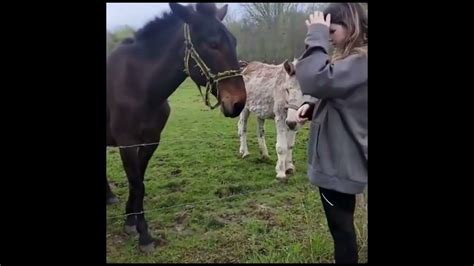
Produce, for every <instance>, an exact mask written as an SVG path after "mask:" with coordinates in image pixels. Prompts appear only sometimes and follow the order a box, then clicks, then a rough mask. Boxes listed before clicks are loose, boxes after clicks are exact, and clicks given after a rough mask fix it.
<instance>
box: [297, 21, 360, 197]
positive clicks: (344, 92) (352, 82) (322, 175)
mask: <svg viewBox="0 0 474 266" xmlns="http://www.w3.org/2000/svg"><path fill="white" fill-rule="evenodd" d="M305 43H306V45H307V49H306V50H305V52H304V53H303V55H302V56H301V58H300V59H299V61H298V64H297V65H296V77H297V79H298V81H299V83H300V86H301V90H302V92H303V94H307V95H309V96H312V97H315V98H318V99H320V102H319V103H318V105H317V107H316V108H315V109H314V111H313V116H312V121H311V131H310V140H309V144H308V177H309V179H310V181H311V183H312V184H314V185H317V186H320V187H323V188H327V189H332V190H335V191H338V192H342V193H348V194H358V193H362V192H363V190H364V188H365V187H366V185H367V161H368V154H367V140H368V136H367V71H368V70H367V60H368V59H367V54H355V55H350V56H348V57H346V58H344V59H342V60H338V61H336V62H334V63H330V57H329V55H328V52H327V51H328V47H329V30H328V28H327V26H325V25H322V24H315V25H311V26H310V28H309V29H308V34H307V37H306V40H305Z"/></svg>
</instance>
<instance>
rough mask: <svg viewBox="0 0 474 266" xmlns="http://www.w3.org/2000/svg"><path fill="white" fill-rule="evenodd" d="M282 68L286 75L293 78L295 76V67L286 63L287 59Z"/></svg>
mask: <svg viewBox="0 0 474 266" xmlns="http://www.w3.org/2000/svg"><path fill="white" fill-rule="evenodd" d="M283 66H284V67H285V70H286V73H288V75H290V76H293V75H294V74H295V66H294V65H293V64H292V63H290V62H288V59H287V60H285V62H283Z"/></svg>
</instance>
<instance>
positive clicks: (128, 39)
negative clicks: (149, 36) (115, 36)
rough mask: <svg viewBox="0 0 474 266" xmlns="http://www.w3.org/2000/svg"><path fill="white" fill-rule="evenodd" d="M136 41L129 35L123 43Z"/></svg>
mask: <svg viewBox="0 0 474 266" xmlns="http://www.w3.org/2000/svg"><path fill="white" fill-rule="evenodd" d="M134 42H135V40H134V39H133V38H131V37H128V38H125V39H123V40H122V42H121V44H132V43H134Z"/></svg>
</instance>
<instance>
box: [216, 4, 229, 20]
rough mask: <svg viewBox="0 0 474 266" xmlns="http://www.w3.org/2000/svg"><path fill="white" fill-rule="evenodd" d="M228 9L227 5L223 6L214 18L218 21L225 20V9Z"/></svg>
mask: <svg viewBox="0 0 474 266" xmlns="http://www.w3.org/2000/svg"><path fill="white" fill-rule="evenodd" d="M228 7H229V5H228V4H225V5H224V6H223V7H221V8H219V9H218V10H217V12H216V17H217V19H219V20H220V21H222V20H223V19H224V18H225V15H227V8H228Z"/></svg>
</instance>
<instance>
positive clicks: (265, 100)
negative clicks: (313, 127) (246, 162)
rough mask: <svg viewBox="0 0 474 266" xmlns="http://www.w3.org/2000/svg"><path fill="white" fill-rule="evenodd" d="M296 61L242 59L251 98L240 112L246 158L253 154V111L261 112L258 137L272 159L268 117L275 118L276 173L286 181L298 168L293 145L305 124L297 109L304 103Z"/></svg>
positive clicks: (242, 140)
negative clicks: (250, 127) (250, 125)
mask: <svg viewBox="0 0 474 266" xmlns="http://www.w3.org/2000/svg"><path fill="white" fill-rule="evenodd" d="M295 64H296V59H295V60H294V61H293V63H290V62H288V61H287V60H286V61H285V62H284V63H282V64H279V65H269V64H264V63H261V62H255V61H254V62H250V63H248V64H247V63H246V62H242V61H241V67H243V68H244V69H243V72H242V74H243V77H244V82H245V87H246V89H247V101H246V105H245V108H244V110H242V112H241V114H240V119H239V123H238V134H239V137H240V154H241V155H242V158H245V157H246V156H247V155H249V152H248V148H247V119H248V117H249V115H250V112H252V113H254V114H255V115H256V116H257V137H258V146H259V149H260V154H261V155H262V157H263V158H264V159H265V158H266V159H268V158H269V156H268V150H267V145H266V143H265V136H264V123H265V119H273V120H275V125H276V133H277V142H276V151H277V155H278V161H277V164H276V167H275V171H276V173H277V175H276V177H277V178H278V179H280V180H282V181H286V180H287V178H286V173H291V172H294V171H295V166H294V164H293V146H294V144H295V136H296V133H297V130H298V129H299V127H301V124H298V123H296V111H297V109H298V108H299V107H300V105H301V104H302V103H303V95H302V93H301V90H300V87H299V84H298V81H297V80H296V76H295Z"/></svg>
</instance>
